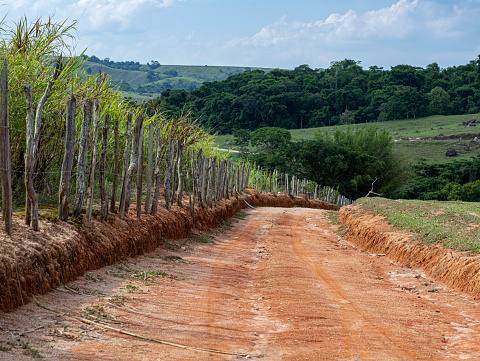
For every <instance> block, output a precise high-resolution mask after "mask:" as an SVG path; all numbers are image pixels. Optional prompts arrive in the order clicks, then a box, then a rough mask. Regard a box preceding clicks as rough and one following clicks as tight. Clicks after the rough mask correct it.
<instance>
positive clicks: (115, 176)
mask: <svg viewBox="0 0 480 361" xmlns="http://www.w3.org/2000/svg"><path fill="white" fill-rule="evenodd" d="M118 126H119V120H118V118H116V119H115V127H114V129H113V132H114V140H113V149H114V159H113V162H114V165H113V184H112V199H111V200H110V212H112V213H115V199H116V198H117V186H118Z"/></svg>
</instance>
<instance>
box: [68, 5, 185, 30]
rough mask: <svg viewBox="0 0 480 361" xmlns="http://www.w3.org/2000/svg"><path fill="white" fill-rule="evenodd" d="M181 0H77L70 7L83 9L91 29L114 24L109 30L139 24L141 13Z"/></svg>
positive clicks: (84, 16)
mask: <svg viewBox="0 0 480 361" xmlns="http://www.w3.org/2000/svg"><path fill="white" fill-rule="evenodd" d="M182 1H184V0H79V1H77V2H76V3H74V4H73V6H72V7H73V8H74V9H76V10H77V11H75V12H76V13H78V12H79V11H84V15H83V18H84V19H85V20H86V21H87V22H88V24H89V26H91V28H92V30H98V29H100V28H106V27H110V26H115V28H112V29H111V30H112V31H118V30H126V29H127V28H129V27H130V26H132V25H133V26H135V25H138V24H141V23H142V17H141V14H145V13H148V12H151V11H155V10H156V9H161V8H167V7H170V6H173V5H174V4H175V3H178V2H182ZM139 15H140V16H139Z"/></svg>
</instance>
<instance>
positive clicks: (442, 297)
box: [0, 207, 480, 361]
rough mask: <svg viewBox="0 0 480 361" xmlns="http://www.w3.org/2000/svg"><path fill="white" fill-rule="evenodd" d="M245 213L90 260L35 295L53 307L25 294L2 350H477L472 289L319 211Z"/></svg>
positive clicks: (422, 354)
mask: <svg viewBox="0 0 480 361" xmlns="http://www.w3.org/2000/svg"><path fill="white" fill-rule="evenodd" d="M247 212H248V214H249V215H248V216H247V217H237V218H233V219H232V224H231V225H233V227H230V226H227V227H223V228H222V229H220V230H218V231H216V233H217V234H216V235H215V243H214V244H213V243H191V242H186V243H182V244H180V247H179V248H177V249H176V250H166V249H163V248H158V249H156V250H155V251H154V252H152V253H148V254H146V255H144V256H141V257H138V258H135V259H132V258H129V259H125V260H124V261H123V262H122V263H120V264H117V265H114V266H113V267H105V268H102V269H99V270H97V271H95V272H92V273H88V274H87V275H86V276H85V277H82V278H80V279H78V280H77V281H76V282H74V283H71V284H70V285H69V288H70V289H72V290H73V291H74V292H72V291H69V290H67V289H65V288H61V289H60V290H61V291H53V292H50V293H49V294H47V295H44V296H39V297H37V299H38V301H39V302H40V304H41V305H42V306H44V307H46V308H49V309H50V310H47V309H46V308H41V307H40V306H38V305H36V304H35V303H30V304H28V305H26V306H23V307H21V308H19V309H18V310H17V311H16V312H13V313H9V314H3V315H2V322H1V330H0V331H1V332H0V349H1V350H3V351H0V359H2V360H31V359H32V357H33V356H34V355H32V354H35V352H38V353H40V354H41V355H42V356H44V357H45V359H48V360H129V361H133V360H237V359H243V358H244V357H246V356H247V355H248V357H250V358H254V357H256V356H261V357H262V358H263V359H265V360H362V361H363V360H386V361H388V360H450V359H467V360H468V359H471V360H477V359H479V358H480V337H479V335H480V333H479V332H480V309H479V307H478V303H477V302H476V301H473V300H472V299H471V298H469V297H467V296H465V295H463V294H459V293H457V292H454V291H452V290H450V289H448V288H447V287H446V286H445V285H442V284H439V283H437V282H434V281H433V280H431V279H429V278H428V277H426V276H425V274H424V273H423V272H422V271H419V270H415V269H410V268H403V267H401V266H399V265H397V264H395V263H394V262H392V261H390V260H389V259H387V258H386V257H385V256H384V255H381V254H372V253H369V252H366V251H364V250H362V249H357V248H355V247H354V246H353V245H352V244H350V243H349V242H347V241H346V240H344V239H343V238H341V237H339V236H338V235H337V234H336V233H335V231H336V226H334V225H332V224H331V223H330V222H329V221H328V219H327V211H323V210H315V209H304V208H291V209H285V208H278V207H277V208H268V207H265V208H256V209H254V210H248V211H247ZM202 237H205V235H203V236H202ZM199 239H200V238H199ZM180 257H181V258H180ZM134 270H135V271H134ZM140 271H144V272H152V271H157V272H158V271H163V272H166V273H167V274H168V275H170V276H171V277H164V278H160V277H158V278H156V279H153V278H152V279H149V280H148V279H147V280H146V281H142V280H141V279H138V277H137V278H135V277H133V275H135V274H138V273H140ZM122 277H129V278H122ZM99 293H103V294H104V296H103V297H100V298H99ZM52 310H55V312H53V311H52ZM65 313H66V314H65ZM71 316H80V317H83V318H88V319H89V320H92V321H94V322H97V325H92V324H85V323H82V322H81V321H79V319H78V318H77V319H74V318H72V317H71ZM102 325H103V326H102ZM104 325H107V326H108V327H112V328H116V329H120V330H123V331H126V330H128V332H130V333H133V334H137V335H143V336H145V337H146V339H145V338H143V339H142V338H138V337H134V336H132V335H126V334H121V333H119V332H116V331H113V330H112V329H110V330H107V329H105V326H104ZM153 339H156V340H157V341H158V340H168V341H170V342H174V343H178V344H182V345H188V346H191V347H196V348H201V349H202V350H198V349H197V350H193V349H186V348H179V347H174V346H172V345H165V344H161V343H158V342H154V340H153ZM22 347H23V348H22ZM8 348H11V349H10V350H8ZM215 350H216V351H221V352H224V354H220V353H217V352H215ZM24 352H27V353H30V355H25V354H24ZM225 353H230V354H225Z"/></svg>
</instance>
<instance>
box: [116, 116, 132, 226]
mask: <svg viewBox="0 0 480 361" xmlns="http://www.w3.org/2000/svg"><path fill="white" fill-rule="evenodd" d="M132 117H133V115H132V113H130V112H129V113H128V114H127V123H126V125H125V128H126V129H125V150H124V153H123V166H122V192H121V194H120V205H119V213H120V219H123V217H124V216H125V206H126V202H127V199H126V196H127V183H128V157H129V156H130V138H131V135H132Z"/></svg>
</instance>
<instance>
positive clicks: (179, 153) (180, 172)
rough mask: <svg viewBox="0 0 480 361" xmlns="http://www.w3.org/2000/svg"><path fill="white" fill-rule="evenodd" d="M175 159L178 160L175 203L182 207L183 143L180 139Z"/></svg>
mask: <svg viewBox="0 0 480 361" xmlns="http://www.w3.org/2000/svg"><path fill="white" fill-rule="evenodd" d="M177 161H178V188H177V205H178V206H180V207H182V197H183V182H184V179H183V178H184V175H183V143H182V141H180V140H178V141H177Z"/></svg>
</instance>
